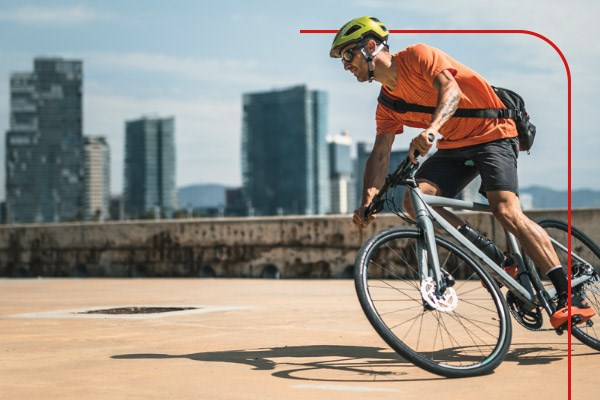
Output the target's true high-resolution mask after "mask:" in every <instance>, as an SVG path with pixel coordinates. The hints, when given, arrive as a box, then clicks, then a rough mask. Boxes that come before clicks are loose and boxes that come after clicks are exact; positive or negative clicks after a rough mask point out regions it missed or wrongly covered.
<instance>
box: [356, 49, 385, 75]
mask: <svg viewBox="0 0 600 400" xmlns="http://www.w3.org/2000/svg"><path fill="white" fill-rule="evenodd" d="M384 47H385V43H381V44H380V45H379V46H377V48H376V49H375V51H374V52H373V54H371V55H367V52H366V51H365V48H364V47H363V48H362V49H360V51H361V53H362V54H363V56H365V59H366V60H367V66H368V67H369V82H373V79H374V78H375V73H374V71H373V59H374V58H375V56H376V55H377V54H378V53H379V52H380V51H381V50H382V49H383V48H384Z"/></svg>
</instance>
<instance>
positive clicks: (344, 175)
mask: <svg viewBox="0 0 600 400" xmlns="http://www.w3.org/2000/svg"><path fill="white" fill-rule="evenodd" d="M327 143H328V146H329V179H330V184H331V213H333V214H347V213H349V212H351V211H354V207H355V206H356V204H355V203H356V201H355V199H354V185H353V183H354V180H353V177H352V158H351V154H350V153H351V146H352V138H351V137H350V135H349V134H348V131H342V132H341V133H340V134H339V135H330V136H327Z"/></svg>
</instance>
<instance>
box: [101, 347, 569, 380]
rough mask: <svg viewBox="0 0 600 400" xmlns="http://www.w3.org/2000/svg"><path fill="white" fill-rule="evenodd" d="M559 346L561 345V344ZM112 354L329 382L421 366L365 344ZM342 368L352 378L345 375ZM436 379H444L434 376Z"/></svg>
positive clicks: (559, 355) (518, 358) (535, 359)
mask: <svg viewBox="0 0 600 400" xmlns="http://www.w3.org/2000/svg"><path fill="white" fill-rule="evenodd" d="M557 346H558V347H557ZM561 348H562V346H560V344H554V343H545V344H536V345H535V346H532V345H531V344H528V345H524V344H523V345H517V346H514V347H513V349H512V350H511V351H510V352H509V353H508V354H507V356H506V358H505V360H504V361H505V362H517V363H518V364H521V365H534V364H550V363H552V362H554V361H558V360H562V359H563V358H564V357H565V356H566V351H564V349H561ZM457 352H458V351H457V349H448V350H445V351H444V354H445V355H446V356H447V358H448V360H451V359H454V358H455V357H456V356H457ZM112 358H113V359H118V360H124V359H125V360H127V359H129V360H131V359H173V358H187V359H189V360H193V361H200V362H225V363H234V364H243V365H248V366H250V367H252V369H253V370H257V371H274V370H276V369H277V371H274V372H273V373H272V375H273V376H276V377H279V378H286V379H295V380H312V381H327V382H339V381H343V382H367V381H379V382H381V381H407V380H410V377H408V376H406V375H408V374H409V372H410V371H411V370H410V368H416V367H415V366H414V365H413V364H412V363H411V362H409V361H407V360H405V359H404V358H402V357H400V356H399V355H398V354H396V353H395V352H393V351H391V350H387V349H382V348H378V347H363V346H337V345H331V346H330V345H314V346H290V347H287V346H286V347H274V348H270V349H268V348H266V349H250V350H230V351H216V352H205V353H192V354H173V355H172V354H120V355H115V356H112ZM327 371H334V372H337V373H336V374H335V376H336V377H337V378H327V375H328V374H327V373H326V372H327ZM339 372H343V373H345V374H344V375H343V376H347V378H342V379H340V378H339V376H340V374H339ZM431 379H443V378H439V377H434V376H433V375H432V378H431Z"/></svg>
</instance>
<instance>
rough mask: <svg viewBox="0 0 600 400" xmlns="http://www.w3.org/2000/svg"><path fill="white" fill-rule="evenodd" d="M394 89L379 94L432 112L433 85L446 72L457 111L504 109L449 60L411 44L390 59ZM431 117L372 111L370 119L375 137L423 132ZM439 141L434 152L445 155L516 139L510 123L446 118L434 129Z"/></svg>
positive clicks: (384, 109) (435, 93)
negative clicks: (394, 74)
mask: <svg viewBox="0 0 600 400" xmlns="http://www.w3.org/2000/svg"><path fill="white" fill-rule="evenodd" d="M392 57H393V59H394V61H395V65H396V71H397V85H396V88H395V89H394V90H393V91H389V90H387V89H386V88H385V87H384V88H383V90H384V91H385V93H386V94H387V95H388V96H389V97H392V98H400V99H403V100H405V101H406V102H407V103H415V104H421V105H425V106H432V107H435V106H436V105H437V98H438V91H437V90H436V89H435V87H434V86H433V82H434V80H435V78H436V77H437V76H438V74H439V73H440V72H442V71H445V70H447V71H449V72H450V73H451V74H452V75H453V76H454V79H455V80H456V82H457V83H458V86H459V87H460V89H461V91H462V95H461V98H460V101H459V103H458V107H459V108H504V105H503V104H502V101H501V100H500V99H499V98H498V96H496V94H495V93H494V90H493V89H492V87H491V86H490V84H489V83H487V81H486V80H485V79H484V78H483V77H482V76H481V75H479V74H478V73H476V72H475V71H473V70H472V69H470V68H467V67H466V66H464V65H462V64H461V63H459V62H458V61H456V60H454V59H453V58H451V57H450V56H448V55H447V54H446V53H444V52H442V51H441V50H438V49H436V48H434V47H431V46H427V45H424V44H416V45H413V46H410V47H407V48H406V49H404V50H402V51H400V52H398V53H396V54H394V55H393V56H392ZM431 118H432V115H431V114H425V113H416V112H407V113H404V114H401V113H397V112H395V111H393V110H391V109H389V108H387V107H385V106H382V105H381V104H378V105H377V111H376V114H375V119H376V122H377V134H378V135H380V134H384V133H394V134H399V133H402V132H403V130H404V126H405V125H406V126H410V127H414V128H422V129H425V128H427V127H428V126H429V123H430V121H431ZM439 133H440V134H441V135H442V138H441V139H440V140H438V143H437V147H438V148H440V149H451V148H458V147H465V146H471V145H475V144H480V143H487V142H491V141H493V140H497V139H503V138H510V137H515V136H517V130H516V127H515V123H514V121H513V120H511V119H504V118H458V117H452V118H450V119H449V120H448V121H447V122H446V123H445V124H444V125H443V126H442V128H441V129H440V131H439Z"/></svg>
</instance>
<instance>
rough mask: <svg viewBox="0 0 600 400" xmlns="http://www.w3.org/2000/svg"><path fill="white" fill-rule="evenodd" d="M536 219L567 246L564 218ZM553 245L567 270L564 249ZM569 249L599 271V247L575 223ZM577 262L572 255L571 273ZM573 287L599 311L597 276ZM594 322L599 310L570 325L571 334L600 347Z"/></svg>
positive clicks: (597, 272)
mask: <svg viewBox="0 0 600 400" xmlns="http://www.w3.org/2000/svg"><path fill="white" fill-rule="evenodd" d="M536 222H537V224H538V225H540V226H541V227H542V228H544V230H545V231H546V232H547V233H548V235H550V237H552V238H553V239H554V240H556V241H558V242H559V243H561V244H562V245H563V246H564V247H567V240H568V225H567V223H566V222H564V221H561V220H559V219H555V218H540V219H537V220H536ZM554 249H555V250H556V253H557V255H558V258H559V260H560V263H561V265H563V267H564V268H565V272H566V268H567V265H568V264H567V263H568V261H567V256H568V254H567V251H565V250H562V249H560V248H558V247H556V246H554ZM571 249H572V250H571V252H572V253H574V254H577V256H578V257H581V258H582V259H584V260H585V262H587V263H589V265H591V266H592V267H593V268H594V271H595V272H596V274H600V247H599V246H598V245H597V244H596V243H595V242H594V241H593V240H592V239H590V238H589V237H588V236H587V235H586V234H585V233H583V232H582V231H581V230H579V229H577V228H576V227H574V226H571ZM578 265H579V261H578V260H576V259H575V258H573V259H572V265H571V267H572V268H571V269H572V274H571V277H574V276H576V275H577V273H578ZM572 291H573V292H577V293H579V294H582V295H583V296H584V297H585V298H586V299H587V300H588V302H589V303H590V306H591V307H592V308H593V309H594V310H596V313H598V312H600V278H598V279H595V280H593V281H592V282H588V283H584V284H583V285H580V286H576V287H574V288H572ZM594 322H596V323H597V322H600V317H599V316H598V314H596V316H594V317H593V318H591V319H590V320H589V322H587V323H583V324H578V325H572V326H571V334H572V335H573V336H574V337H576V338H577V340H579V341H580V342H581V343H583V344H585V345H587V346H589V347H591V348H593V349H594V350H598V351H600V327H596V326H595V324H594Z"/></svg>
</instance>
